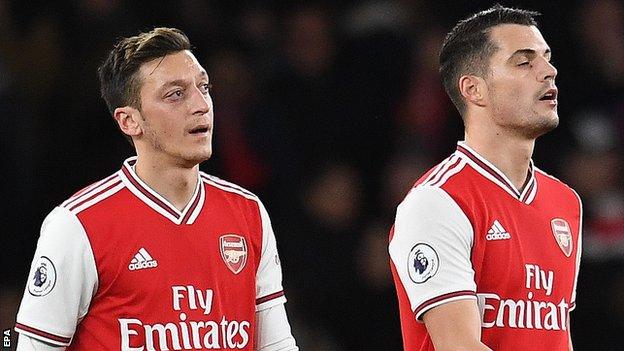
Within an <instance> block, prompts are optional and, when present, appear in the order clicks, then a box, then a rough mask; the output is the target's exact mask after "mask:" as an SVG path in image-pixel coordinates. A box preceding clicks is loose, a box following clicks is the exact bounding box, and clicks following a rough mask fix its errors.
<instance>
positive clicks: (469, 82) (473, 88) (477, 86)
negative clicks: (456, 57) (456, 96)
mask: <svg viewBox="0 0 624 351" xmlns="http://www.w3.org/2000/svg"><path fill="white" fill-rule="evenodd" d="M486 91H487V85H486V83H485V80H483V78H481V77H479V76H473V75H464V76H461V77H460V78H459V92H460V93H461V94H462V96H463V97H464V99H466V105H469V104H474V105H477V106H480V107H484V106H485V105H486V103H487V99H486V96H487V94H486Z"/></svg>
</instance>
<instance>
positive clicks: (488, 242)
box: [389, 142, 582, 351]
mask: <svg viewBox="0 0 624 351" xmlns="http://www.w3.org/2000/svg"><path fill="white" fill-rule="evenodd" d="M581 216H582V209H581V202H580V199H579V197H578V195H577V194H576V193H575V192H574V191H573V190H572V189H571V188H569V187H568V186H566V185H565V184H563V183H562V182H561V181H559V180H557V179H555V178H553V177H551V176H549V175H547V174H546V173H544V172H542V171H541V170H539V169H537V168H534V167H533V163H532V162H531V165H530V169H529V175H528V181H527V183H526V185H525V186H524V189H523V190H522V191H518V190H517V189H516V188H515V187H514V186H513V184H512V183H511V182H510V181H509V179H508V178H507V177H506V176H505V175H504V174H503V173H502V172H500V171H499V170H498V169H496V167H494V166H493V165H492V164H491V163H489V162H488V161H487V160H485V159H484V158H483V157H481V156H480V155H478V154H477V153H476V152H475V151H474V150H472V149H470V148H469V147H468V146H467V145H466V144H465V143H463V142H460V143H459V145H458V148H457V151H456V152H455V153H454V154H453V155H451V156H450V157H449V158H447V159H446V160H445V161H443V162H442V163H440V164H439V165H438V166H436V167H434V168H433V169H431V170H430V171H429V172H427V173H426V174H425V175H424V176H422V177H421V178H420V179H419V180H418V181H417V182H416V184H415V186H414V188H412V190H411V191H410V192H409V193H408V195H407V196H406V198H405V200H404V201H403V202H402V203H401V204H400V205H399V207H398V209H397V215H396V220H395V224H394V226H393V228H392V230H391V232H390V245H389V251H390V256H391V268H392V273H393V276H394V281H395V285H396V288H397V294H398V298H399V306H400V307H399V308H400V315H401V328H402V332H403V343H404V347H405V350H410V351H411V350H434V347H433V343H432V341H431V339H430V337H429V335H428V333H427V329H426V327H425V325H424V324H423V323H422V321H421V317H422V315H423V313H425V312H426V311H428V310H429V309H431V308H433V307H435V306H439V305H441V304H444V303H446V302H450V301H454V300H460V299H475V300H476V302H477V304H478V307H479V310H480V314H481V327H482V336H481V340H482V342H483V343H485V344H486V345H488V346H489V347H490V348H492V349H494V350H538V349H539V350H549V351H552V350H569V347H570V345H569V332H570V331H569V311H571V310H572V309H573V308H574V304H575V298H576V296H575V294H576V293H575V290H576V279H577V276H578V268H579V262H580V254H581Z"/></svg>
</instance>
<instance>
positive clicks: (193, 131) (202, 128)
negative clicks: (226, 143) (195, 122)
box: [189, 126, 208, 135]
mask: <svg viewBox="0 0 624 351" xmlns="http://www.w3.org/2000/svg"><path fill="white" fill-rule="evenodd" d="M189 133H190V134H194V135H196V134H205V133H208V126H197V127H195V128H193V129H191V130H190V131H189Z"/></svg>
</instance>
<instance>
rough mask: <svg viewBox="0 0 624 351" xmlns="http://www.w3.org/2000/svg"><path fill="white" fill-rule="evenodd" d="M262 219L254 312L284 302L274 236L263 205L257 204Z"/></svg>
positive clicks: (280, 269) (280, 268)
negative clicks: (260, 252) (260, 249)
mask: <svg viewBox="0 0 624 351" xmlns="http://www.w3.org/2000/svg"><path fill="white" fill-rule="evenodd" d="M258 205H259V207H260V217H261V219H262V254H261V257H260V265H259V266H258V271H257V272H256V311H261V310H263V309H265V308H269V307H272V306H275V305H278V304H283V303H285V302H286V297H285V296H284V289H283V288H282V267H281V264H280V259H279V255H278V253H277V243H276V240H275V234H274V233H273V228H272V226H271V220H270V218H269V214H268V213H267V211H266V209H265V208H264V205H263V204H262V203H261V202H258Z"/></svg>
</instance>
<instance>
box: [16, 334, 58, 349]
mask: <svg viewBox="0 0 624 351" xmlns="http://www.w3.org/2000/svg"><path fill="white" fill-rule="evenodd" d="M65 349H66V347H65V346H54V345H50V344H46V343H45V342H43V341H41V340H37V339H35V338H31V337H30V336H28V335H26V334H22V333H20V334H19V336H18V338H17V348H16V349H15V350H16V351H63V350H65Z"/></svg>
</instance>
